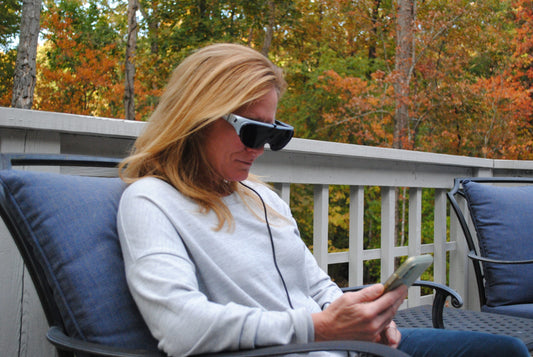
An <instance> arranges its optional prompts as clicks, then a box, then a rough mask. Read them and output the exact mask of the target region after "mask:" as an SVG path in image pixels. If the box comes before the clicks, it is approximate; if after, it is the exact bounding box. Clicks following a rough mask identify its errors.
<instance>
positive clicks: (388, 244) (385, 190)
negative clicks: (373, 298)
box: [381, 186, 396, 282]
mask: <svg viewBox="0 0 533 357" xmlns="http://www.w3.org/2000/svg"><path fill="white" fill-rule="evenodd" d="M395 206H396V190H395V187H389V186H385V187H381V281H382V282H384V281H385V280H386V279H387V278H388V277H389V276H390V275H391V274H392V273H393V272H394V246H395V239H394V237H395V226H396V214H395V213H396V210H395Z"/></svg>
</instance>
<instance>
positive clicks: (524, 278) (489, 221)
mask: <svg viewBox="0 0 533 357" xmlns="http://www.w3.org/2000/svg"><path fill="white" fill-rule="evenodd" d="M463 187H464V192H465V195H466V199H467V202H468V206H469V209H470V214H471V217H472V220H473V222H474V225H475V228H476V232H477V235H478V239H479V248H480V252H481V255H482V256H485V257H487V258H492V259H499V260H527V259H533V186H520V187H501V186H499V187H498V186H492V185H487V184H481V183H476V182H472V181H467V180H465V181H464V182H463ZM483 270H484V271H485V278H486V283H485V294H486V296H487V305H488V306H501V305H511V304H526V303H532V302H533V264H519V265H517V264H506V265H504V264H492V263H484V264H483Z"/></svg>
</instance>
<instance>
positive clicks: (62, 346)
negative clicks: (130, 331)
mask: <svg viewBox="0 0 533 357" xmlns="http://www.w3.org/2000/svg"><path fill="white" fill-rule="evenodd" d="M46 338H47V339H48V341H50V342H51V343H52V344H53V345H54V346H55V347H56V348H57V349H59V350H62V351H71V352H77V353H80V352H81V353H90V354H91V355H94V356H106V357H156V356H158V357H161V356H162V354H159V353H157V352H153V351H145V350H131V349H127V348H120V347H113V346H106V345H101V344H98V343H94V342H87V341H83V340H79V339H77V338H73V337H69V336H67V335H65V333H64V332H63V330H62V329H61V328H60V327H58V326H52V327H50V329H48V332H47V334H46Z"/></svg>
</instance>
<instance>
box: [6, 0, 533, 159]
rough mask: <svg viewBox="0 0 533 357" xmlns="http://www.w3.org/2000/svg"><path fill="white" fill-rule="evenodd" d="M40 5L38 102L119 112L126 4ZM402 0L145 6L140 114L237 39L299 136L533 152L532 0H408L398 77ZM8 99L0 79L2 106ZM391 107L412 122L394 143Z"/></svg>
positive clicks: (484, 153) (465, 151)
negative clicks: (265, 64) (179, 77)
mask: <svg viewBox="0 0 533 357" xmlns="http://www.w3.org/2000/svg"><path fill="white" fill-rule="evenodd" d="M401 1H402V2H405V1H407V2H409V1H412V0H401ZM44 4H45V6H44V9H43V13H42V24H41V27H42V33H41V36H42V41H41V46H40V48H39V55H38V67H37V68H38V69H37V75H38V81H37V87H36V90H35V100H34V108H35V109H39V110H47V111H59V112H69V113H78V114H87V115H96V116H104V117H114V118H123V117H124V103H123V100H124V55H125V37H126V27H127V20H126V9H127V3H126V2H125V0H123V1H117V2H111V3H109V2H107V1H101V0H56V1H52V0H47V1H45V2H44ZM399 4H400V1H392V0H361V1H356V2H354V1H347V0H321V1H310V0H294V1H279V0H268V1H258V0H254V1H244V0H243V1H210V0H208V1H206V0H196V1H185V0H177V1H167V0H157V1H141V2H140V8H141V11H140V12H139V13H138V19H139V23H140V25H141V28H140V29H139V35H138V36H139V38H138V41H137V49H136V56H135V57H134V62H135V66H136V72H135V73H136V74H135V106H136V108H135V111H136V119H137V120H146V119H147V118H148V117H149V115H150V113H151V112H152V111H153V109H154V108H155V106H156V105H157V102H158V98H159V96H160V95H161V92H162V90H163V88H164V85H165V83H166V80H167V79H168V77H169V75H170V73H171V72H172V70H173V68H174V67H175V66H176V65H177V64H178V63H179V62H180V61H181V59H183V58H184V57H185V56H186V55H187V54H188V53H190V51H192V50H194V49H195V48H198V47H201V46H203V45H205V44H207V43H212V42H223V41H224V42H239V43H244V44H247V45H249V46H252V47H254V48H256V49H258V50H266V51H268V55H269V57H270V58H271V59H272V60H273V61H274V62H276V63H277V64H279V65H280V66H281V67H283V68H284V70H285V72H286V78H287V81H288V83H289V90H288V91H287V93H286V95H285V96H284V98H283V100H282V102H281V103H280V108H279V117H280V119H283V120H285V121H287V122H289V123H291V124H293V125H294V126H295V128H296V134H297V136H298V137H306V138H312V139H319V140H330V141H338V142H346V143H353V144H362V145H375V146H385V147H392V146H393V145H394V143H395V140H400V145H399V146H400V147H402V148H408V149H413V150H423V151H431V152H442V153H450V154H458V155H468V156H479V157H489V158H508V159H531V158H532V156H533V154H532V139H531V138H532V130H533V128H532V117H533V112H532V111H533V107H532V102H531V101H532V87H533V59H532V52H533V38H532V37H531V36H530V34H531V33H532V31H533V1H532V0H504V1H500V0H484V1H466V0H436V1H426V2H416V7H415V11H416V13H415V14H414V17H413V21H412V30H413V32H412V36H413V39H412V45H413V46H412V47H413V48H412V53H411V57H409V59H410V62H412V65H411V67H405V66H404V68H403V72H400V71H399V70H398V63H395V60H396V55H397V53H398V51H397V50H398V46H399V39H398V38H397V23H398V21H399V18H398V16H400V15H399V13H398V8H399V7H398V5H399ZM272 18H273V19H274V23H275V26H274V27H273V37H272V39H271V42H270V40H269V41H268V42H267V41H266V40H267V33H268V31H267V30H268V24H270V23H271V22H269V21H270V20H271V19H272ZM267 45H268V46H267ZM265 46H267V47H265ZM13 60H14V57H13V55H12V52H5V53H2V56H1V57H0V62H1V64H2V68H6V71H9V68H11V67H12V64H13ZM400 79H401V80H402V81H403V82H402V83H403V84H402V85H403V87H402V88H403V91H402V92H401V93H400V94H399V92H398V88H400V87H399V86H398V83H399V81H400ZM9 95H10V93H9V91H8V90H7V89H5V88H3V87H2V88H0V103H4V104H2V105H7V103H9ZM399 105H401V106H403V107H404V108H406V109H407V123H406V126H405V128H403V129H402V132H401V135H400V137H399V138H397V137H396V138H395V136H397V135H398V133H395V121H397V120H398V118H397V108H398V106H399Z"/></svg>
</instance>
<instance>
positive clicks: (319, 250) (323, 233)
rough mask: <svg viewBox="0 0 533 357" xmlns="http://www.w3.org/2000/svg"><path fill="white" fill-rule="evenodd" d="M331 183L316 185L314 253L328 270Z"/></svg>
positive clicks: (322, 266)
mask: <svg viewBox="0 0 533 357" xmlns="http://www.w3.org/2000/svg"><path fill="white" fill-rule="evenodd" d="M328 205H329V185H315V186H314V213H313V255H314V256H315V259H316V261H317V262H318V265H319V266H320V267H321V268H322V269H323V270H324V271H325V272H326V273H327V271H328Z"/></svg>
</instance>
